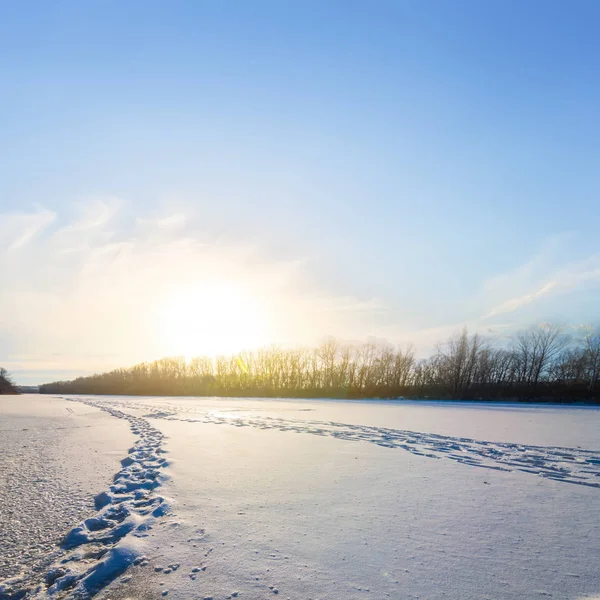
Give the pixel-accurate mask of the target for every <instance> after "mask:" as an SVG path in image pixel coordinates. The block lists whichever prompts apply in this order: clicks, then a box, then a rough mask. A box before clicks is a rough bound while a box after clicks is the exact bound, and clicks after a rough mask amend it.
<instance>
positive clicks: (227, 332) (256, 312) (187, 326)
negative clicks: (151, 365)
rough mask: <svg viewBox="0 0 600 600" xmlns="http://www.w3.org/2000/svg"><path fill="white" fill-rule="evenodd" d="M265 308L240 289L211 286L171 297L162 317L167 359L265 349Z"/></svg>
mask: <svg viewBox="0 0 600 600" xmlns="http://www.w3.org/2000/svg"><path fill="white" fill-rule="evenodd" d="M267 327H268V322H267V319H266V316H265V312H264V307H263V306H261V304H260V303H259V302H258V301H257V298H256V297H255V296H254V295H253V294H251V293H249V292H248V291H247V290H245V289H243V288H242V287H241V286H239V285H236V284H233V283H229V282H220V283H211V284H206V285H201V286H195V287H192V288H187V289H180V290H177V291H175V292H173V293H172V294H170V295H169V296H168V297H167V299H166V302H165V306H164V309H163V314H162V341H161V345H163V346H164V352H165V355H170V356H175V355H177V356H185V357H186V358H187V359H190V358H192V357H194V356H200V355H211V356H214V355H218V354H233V353H236V352H239V351H241V350H244V349H250V348H255V347H258V346H261V345H264V343H265V340H266V330H267Z"/></svg>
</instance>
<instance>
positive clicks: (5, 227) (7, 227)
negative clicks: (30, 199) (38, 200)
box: [0, 206, 56, 251]
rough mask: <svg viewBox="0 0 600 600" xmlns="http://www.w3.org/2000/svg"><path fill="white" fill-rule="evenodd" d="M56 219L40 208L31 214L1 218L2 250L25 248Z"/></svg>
mask: <svg viewBox="0 0 600 600" xmlns="http://www.w3.org/2000/svg"><path fill="white" fill-rule="evenodd" d="M55 219H56V214H55V213H54V212H52V211H50V210H47V209H45V208H42V207H41V206H38V207H37V209H36V210H35V211H34V212H31V213H12V214H5V215H2V216H1V218H0V248H1V246H2V245H3V242H4V245H5V248H6V249H7V250H8V251H14V250H18V249H20V248H23V247H25V246H26V245H27V244H28V243H29V242H31V240H33V239H34V238H35V237H36V236H37V235H38V234H39V233H41V232H42V231H43V230H44V229H46V228H47V227H48V226H49V225H51V224H52V222H53V221H54V220H55Z"/></svg>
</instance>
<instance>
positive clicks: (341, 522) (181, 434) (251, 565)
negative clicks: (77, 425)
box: [0, 397, 600, 600]
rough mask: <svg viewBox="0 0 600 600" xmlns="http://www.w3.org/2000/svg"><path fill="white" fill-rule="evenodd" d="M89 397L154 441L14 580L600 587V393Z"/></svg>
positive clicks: (264, 589)
mask: <svg viewBox="0 0 600 600" xmlns="http://www.w3.org/2000/svg"><path fill="white" fill-rule="evenodd" d="M71 400H72V401H73V402H72V404H73V405H74V406H82V404H83V405H84V406H85V407H93V408H99V409H101V410H102V411H104V412H105V413H106V414H109V415H111V416H112V417H115V419H114V421H115V422H119V423H125V422H126V423H128V424H129V425H130V427H131V430H132V432H133V433H134V435H135V436H137V442H136V444H135V446H134V448H133V449H132V452H130V453H129V454H128V455H127V456H126V457H124V458H123V459H122V468H121V470H120V471H119V472H118V473H117V475H116V476H115V477H114V481H113V484H112V485H111V486H109V487H107V489H105V490H104V492H103V493H100V494H98V495H97V496H96V510H97V512H96V513H95V514H93V515H90V516H88V517H87V518H85V519H83V520H81V521H80V523H79V525H76V526H75V527H71V528H70V530H69V531H66V532H65V533H66V535H65V536H64V539H63V547H62V549H61V550H60V551H59V552H60V556H59V557H55V559H54V561H53V563H52V565H50V566H49V567H48V568H47V569H46V571H45V580H44V581H42V582H36V586H35V587H33V586H32V585H31V581H29V582H27V586H28V587H23V586H22V587H20V588H19V586H18V584H17V585H14V584H13V585H14V587H13V588H12V589H13V592H8V594H11V593H12V596H11V595H7V592H6V591H5V596H4V597H5V598H11V597H13V598H16V597H20V596H19V594H22V593H23V590H24V589H27V590H28V591H27V595H28V597H33V598H47V597H50V598H75V599H79V598H90V597H92V596H96V597H97V598H98V599H99V600H125V599H127V598H129V599H131V598H145V599H152V598H156V599H160V598H165V597H166V598H181V599H194V598H200V599H204V600H207V599H211V600H227V599H231V598H238V597H239V598H241V599H242V600H246V599H248V600H258V599H265V598H269V597H272V598H277V597H279V598H290V599H291V598H293V599H303V600H306V599H307V600H317V599H321V600H324V599H328V600H342V599H343V600H359V599H364V598H397V599H400V598H402V599H404V598H422V599H433V600H435V599H438V598H439V599H441V598H461V599H466V600H476V599H477V600H481V599H485V598H489V599H493V598H506V599H514V600H517V599H523V598H546V597H548V598H549V597H552V598H554V599H556V598H560V599H565V600H567V599H568V600H580V599H583V598H598V597H600V574H599V570H598V568H597V560H598V556H600V490H599V489H598V487H599V485H598V484H599V482H600V451H598V448H599V447H600V410H598V409H583V408H581V409H577V408H565V407H534V406H531V407H521V406H519V407H516V406H514V405H512V406H511V405H505V406H500V405H460V404H448V403H433V402H432V403H388V402H386V403H377V402H328V401H280V400H244V399H197V398H128V397H110V398H109V397H94V398H71ZM166 450H168V456H169V459H168V461H167V460H166V457H165V456H164V452H165V451H166ZM474 467H476V468H474ZM166 473H168V476H167V475H166ZM166 496H168V497H169V498H172V501H167V500H166ZM22 583H23V582H22ZM4 585H5V587H4V588H2V587H0V590H2V589H5V590H7V589H9V587H6V584H4ZM2 597H3V596H2V591H0V598H2Z"/></svg>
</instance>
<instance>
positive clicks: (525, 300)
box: [484, 281, 557, 319]
mask: <svg viewBox="0 0 600 600" xmlns="http://www.w3.org/2000/svg"><path fill="white" fill-rule="evenodd" d="M556 286H557V282H556V281H549V282H548V283H546V284H544V285H543V286H542V287H541V288H540V289H539V290H537V291H535V292H532V293H530V294H524V295H523V296H519V297H517V298H511V299H510V300H506V301H504V302H503V303H502V304H500V305H499V306H496V307H494V308H492V310H491V311H490V312H489V313H488V314H487V315H485V317H484V318H486V319H487V318H489V317H495V316H496V315H502V314H505V313H510V312H514V311H516V310H519V309H520V308H522V307H523V306H525V305H526V304H531V303H532V302H534V301H535V300H537V299H539V298H541V297H542V296H546V295H547V294H549V293H550V292H552V290H554V289H555V288H556Z"/></svg>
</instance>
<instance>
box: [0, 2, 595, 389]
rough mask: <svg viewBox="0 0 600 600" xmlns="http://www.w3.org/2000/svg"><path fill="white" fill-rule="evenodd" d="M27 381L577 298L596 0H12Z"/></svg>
mask: <svg viewBox="0 0 600 600" xmlns="http://www.w3.org/2000/svg"><path fill="white" fill-rule="evenodd" d="M0 13H1V15H0V81H1V82H2V83H1V84H0V365H2V366H4V367H5V368H7V369H8V370H9V371H11V372H12V373H13V374H14V376H15V379H16V380H17V381H18V382H19V383H23V384H26V383H40V382H44V381H52V380H56V379H65V378H71V377H74V376H77V375H80V374H86V373H91V372H100V371H104V370H107V369H111V368H115V367H118V366H127V365H130V364H134V363H136V362H139V361H142V360H152V359H155V358H160V357H162V356H169V355H185V356H193V355H197V354H216V353H233V352H237V351H240V350H243V349H251V348H254V347H259V346H264V345H270V344H281V345H286V346H293V345H312V344H315V343H318V342H319V341H320V340H322V339H323V338H325V337H327V336H335V337H338V338H340V339H342V340H349V341H357V340H366V339H372V338H374V339H379V340H386V341H388V342H389V343H392V344H397V345H406V344H409V343H412V344H413V345H414V347H415V348H416V350H417V353H418V354H423V355H425V354H426V353H427V352H429V351H431V349H432V348H433V347H434V346H435V344H436V343H437V342H439V341H441V340H443V339H445V338H446V337H447V336H448V335H450V334H451V333H453V332H454V331H456V330H459V329H461V328H462V327H463V326H467V327H468V328H469V330H470V331H473V332H475V331H478V332H480V333H482V334H483V335H486V336H491V337H499V338H506V337H507V336H509V335H510V334H511V333H512V332H514V331H517V330H519V329H520V328H523V327H527V326H529V325H531V324H534V323H540V322H547V321H552V322H558V323H562V324H564V325H565V327H567V328H577V327H579V326H581V325H582V324H586V323H591V324H596V323H598V322H600V318H599V309H598V306H599V300H600V238H599V236H598V230H599V229H598V228H599V225H600V202H599V196H600V113H599V112H598V109H597V107H598V106H600V78H599V77H598V58H599V57H600V37H599V36H598V35H597V24H598V22H599V20H600V4H598V3H597V2H596V1H595V0H589V1H586V0H577V1H575V2H564V1H561V2H555V1H551V0H549V1H544V2H542V1H540V0H535V1H534V0H519V1H514V2H513V1H509V0H505V1H503V2H481V1H479V0H473V1H470V0H456V1H453V2H449V1H434V0H418V1H416V0H415V1H400V0H398V1H394V2H392V1H386V0H378V1H377V2H369V1H366V0H363V1H360V2H359V1H353V0H345V1H335V0H332V1H329V2H320V1H307V0H302V1H290V2H280V1H272V2H266V1H262V0H253V1H251V2H248V1H238V2H233V1H227V0H225V1H223V2H215V1H210V2H209V1H202V0H195V1H191V0H190V1H181V0H174V1H172V2H162V1H160V2H155V1H152V0H144V1H139V2H138V1H134V0H126V1H119V2H116V1H111V0H105V1H102V2H100V1H95V0H92V1H90V2H75V1H60V2H45V1H39V2H36V1H33V0H32V1H26V2H5V3H3V4H2V6H1V7H0Z"/></svg>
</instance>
